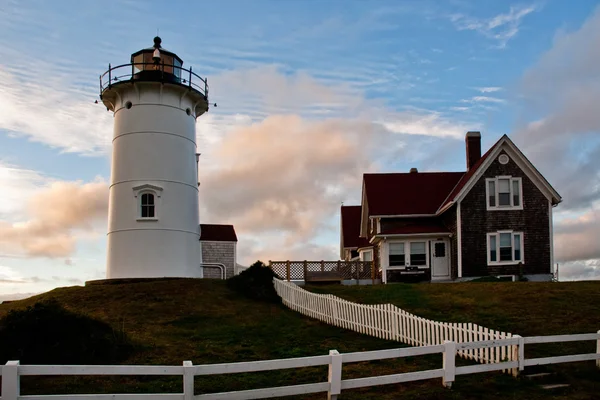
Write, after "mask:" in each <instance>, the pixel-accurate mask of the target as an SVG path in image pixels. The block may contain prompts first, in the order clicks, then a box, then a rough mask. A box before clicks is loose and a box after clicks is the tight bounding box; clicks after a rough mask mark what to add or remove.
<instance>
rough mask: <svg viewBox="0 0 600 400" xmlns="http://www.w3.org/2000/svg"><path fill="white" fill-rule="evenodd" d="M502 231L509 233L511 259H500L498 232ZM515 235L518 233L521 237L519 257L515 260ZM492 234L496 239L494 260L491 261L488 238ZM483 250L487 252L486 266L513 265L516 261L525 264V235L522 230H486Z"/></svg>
mask: <svg viewBox="0 0 600 400" xmlns="http://www.w3.org/2000/svg"><path fill="white" fill-rule="evenodd" d="M502 233H510V234H511V236H510V246H511V249H512V260H510V261H500V234H502ZM515 235H519V236H520V237H521V243H520V251H521V258H520V259H519V260H515ZM492 236H494V237H495V239H496V249H495V250H496V261H492V260H491V252H490V240H491V237H492ZM485 250H486V253H487V257H486V258H487V265H488V266H494V265H515V264H518V263H522V264H525V237H524V234H523V232H515V231H512V230H499V231H496V232H488V233H487V234H486V246H485Z"/></svg>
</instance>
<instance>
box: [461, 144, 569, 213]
mask: <svg viewBox="0 0 600 400" xmlns="http://www.w3.org/2000/svg"><path fill="white" fill-rule="evenodd" d="M504 144H506V145H507V148H505V149H504V150H505V151H506V153H507V154H509V157H511V160H512V161H514V162H515V164H517V166H518V167H519V168H520V169H521V171H523V173H524V174H525V175H526V176H527V177H528V178H529V179H531V181H532V182H533V184H534V185H535V186H536V187H537V188H538V189H539V190H540V191H541V192H542V193H543V194H544V195H545V196H546V198H547V199H548V200H554V199H555V200H556V202H557V203H560V202H561V201H562V198H561V197H560V195H559V194H558V193H557V192H556V190H554V188H552V186H550V184H549V183H548V181H547V180H546V179H545V178H544V177H543V176H542V175H541V174H540V173H539V172H537V170H536V169H535V167H534V166H533V165H532V164H531V162H530V161H529V160H527V159H526V158H525V156H524V155H523V153H522V152H521V151H520V150H519V149H518V148H517V146H515V144H514V143H512V141H511V140H510V139H509V138H508V136H506V135H503V136H502V138H501V139H500V140H499V141H498V142H497V143H496V144H495V145H494V147H493V148H492V149H491V152H490V154H489V155H488V156H487V157H486V159H485V161H484V162H483V163H482V164H481V165H480V166H479V168H478V170H477V172H476V173H475V174H473V176H471V178H469V180H468V181H467V183H466V184H465V185H464V186H463V188H462V189H461V190H460V192H458V194H457V195H456V196H455V198H454V201H455V202H458V201H460V200H462V199H463V198H464V197H465V196H466V195H467V194H468V193H469V192H470V191H471V189H472V188H473V186H474V185H475V184H476V183H477V182H479V179H480V178H481V176H482V175H483V174H484V173H485V172H486V171H487V169H488V168H489V166H490V164H491V163H492V162H494V161H495V160H496V158H497V157H498V154H499V153H500V151H501V150H502V149H503V147H502V146H503V145H504ZM511 153H512V154H511ZM486 201H487V200H486Z"/></svg>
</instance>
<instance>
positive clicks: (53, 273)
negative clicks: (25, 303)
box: [0, 0, 600, 300]
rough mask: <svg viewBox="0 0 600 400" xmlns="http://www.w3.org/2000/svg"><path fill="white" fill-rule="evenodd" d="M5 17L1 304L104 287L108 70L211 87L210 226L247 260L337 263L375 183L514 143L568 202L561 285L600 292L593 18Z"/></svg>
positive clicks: (435, 10) (360, 12) (530, 7)
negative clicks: (176, 73) (126, 68)
mask: <svg viewBox="0 0 600 400" xmlns="http://www.w3.org/2000/svg"><path fill="white" fill-rule="evenodd" d="M164 4H165V3H164V2H158V1H138V0H127V1H114V2H82V1H68V0H61V1H58V2H48V1H35V0H31V1H27V2H19V1H16V0H14V1H13V0H0V300H2V299H9V298H18V297H22V296H26V295H28V294H31V293H39V292H43V291H47V290H51V289H53V288H55V287H59V286H72V285H81V284H83V282H85V281H86V280H91V279H101V278H104V277H105V262H106V228H107V207H108V185H107V182H108V181H109V179H110V157H111V154H110V152H111V147H110V146H111V135H112V115H111V114H110V113H109V112H107V111H106V109H105V108H104V107H103V106H102V105H101V103H100V104H95V103H94V102H95V100H97V99H98V94H99V93H98V91H99V81H98V77H99V75H100V74H102V73H103V72H104V71H106V70H107V68H108V64H109V63H112V64H113V65H116V64H123V63H128V62H129V58H130V55H131V53H133V52H135V51H137V50H139V49H141V48H145V47H150V46H151V45H152V38H153V37H154V36H155V35H156V34H157V31H158V33H159V35H160V36H161V37H162V40H163V41H162V44H163V47H165V48H166V49H168V50H170V51H173V52H175V53H177V54H178V55H179V56H180V57H181V58H182V59H183V60H184V67H187V66H190V65H191V66H192V67H193V69H194V72H196V73H198V74H200V75H201V76H206V77H207V78H208V82H209V85H210V96H211V98H210V101H211V103H217V107H212V108H211V109H210V111H209V112H208V113H207V114H205V115H203V116H201V117H200V118H198V120H197V123H196V128H197V136H198V152H200V153H202V156H201V161H200V181H201V186H200V218H201V222H202V223H220V224H233V225H235V228H236V231H237V233H238V239H239V243H238V262H239V263H241V264H243V265H249V264H251V263H252V262H254V261H256V260H258V259H260V260H263V261H265V262H266V261H268V260H276V259H317V260H320V259H337V257H338V254H339V250H338V248H339V208H340V204H341V203H342V202H343V203H344V204H360V194H361V179H362V174H363V173H365V172H407V171H408V170H409V169H410V168H411V167H417V168H418V169H419V171H464V170H465V149H464V135H465V133H466V132H467V131H469V130H479V131H481V133H482V147H483V149H482V150H483V151H484V152H485V151H486V150H487V149H488V148H489V147H490V146H491V145H493V144H494V143H495V142H496V141H497V140H498V139H499V138H500V137H501V136H502V135H503V134H508V135H509V137H510V138H511V139H512V140H513V141H514V142H515V143H516V144H517V146H519V148H520V149H521V150H522V151H523V152H524V153H525V154H526V156H527V157H528V158H529V159H530V160H531V161H532V162H533V164H534V165H535V166H536V167H537V168H538V169H539V170H540V171H541V172H542V174H543V175H544V176H545V177H546V178H547V179H548V180H549V181H550V183H551V184H552V185H553V186H554V187H555V189H556V190H557V191H558V192H559V193H560V194H561V195H562V197H563V202H562V203H561V204H560V205H559V206H558V207H557V208H555V210H554V232H555V259H556V262H558V263H559V264H560V277H561V279H563V280H580V279H600V172H599V171H600V135H599V132H600V113H599V112H598V106H597V105H598V104H599V103H600V68H599V67H598V65H600V8H599V7H598V2H597V1H587V0H579V1H577V2H564V1H559V0H554V1H552V0H547V1H533V2H528V1H525V2H514V3H511V2H509V1H486V2H473V1H463V0H448V1H427V0H425V1H384V0H371V1H366V0H365V1H351V0H343V1H342V0H330V1H321V0H318V1H317V0H304V1H300V0H289V1H276V0H256V1H244V0H239V1H233V0H230V1H226V0H223V1H219V2H197V1H186V2H184V1H174V2H172V3H170V5H169V7H164Z"/></svg>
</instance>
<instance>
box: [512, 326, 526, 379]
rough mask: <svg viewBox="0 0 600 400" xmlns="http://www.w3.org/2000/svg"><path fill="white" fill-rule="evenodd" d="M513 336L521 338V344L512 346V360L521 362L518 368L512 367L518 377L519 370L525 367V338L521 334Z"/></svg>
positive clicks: (513, 372)
mask: <svg viewBox="0 0 600 400" xmlns="http://www.w3.org/2000/svg"><path fill="white" fill-rule="evenodd" d="M513 338H516V339H519V344H517V345H513V347H512V361H517V362H518V363H519V367H518V368H513V369H512V375H513V376H514V377H517V376H519V372H520V371H523V370H524V369H525V339H524V338H522V337H521V336H520V335H514V336H513Z"/></svg>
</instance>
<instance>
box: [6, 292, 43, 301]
mask: <svg viewBox="0 0 600 400" xmlns="http://www.w3.org/2000/svg"><path fill="white" fill-rule="evenodd" d="M38 294H39V293H9V294H0V302H5V301H15V300H23V299H27V298H29V297H32V296H35V295H38Z"/></svg>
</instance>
